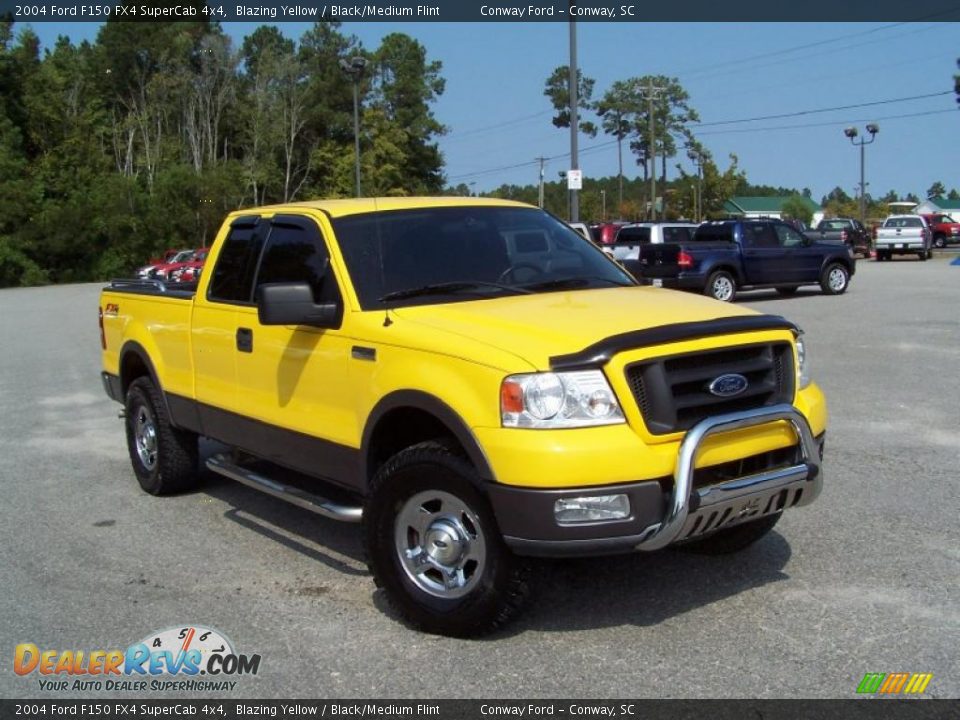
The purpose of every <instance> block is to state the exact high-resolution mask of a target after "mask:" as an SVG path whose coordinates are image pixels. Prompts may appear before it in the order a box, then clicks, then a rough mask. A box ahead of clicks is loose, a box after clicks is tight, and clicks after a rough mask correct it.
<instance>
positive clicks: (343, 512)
mask: <svg viewBox="0 0 960 720" xmlns="http://www.w3.org/2000/svg"><path fill="white" fill-rule="evenodd" d="M207 468H208V469H209V470H211V471H212V472H215V473H217V474H218V475H223V476H224V477H227V478H230V479H231V480H236V481H237V482H239V483H243V484H244V485H246V486H247V487H250V488H253V489H254V490H259V491H260V492H263V493H266V494H267V495H272V496H273V497H275V498H277V499H279V500H283V501H284V502H288V503H290V504H291V505H296V506H297V507H301V508H303V509H304V510H309V511H310V512H313V513H316V514H317V515H322V516H323V517H327V518H331V519H333V520H341V521H343V522H349V523H358V522H360V520H361V519H362V517H363V508H361V507H353V506H349V505H340V504H339V503H335V502H333V501H331V500H327V499H326V498H323V497H320V496H319V495H314V494H313V493H308V492H306V491H305V490H301V489H300V488H296V487H293V486H292V485H284V484H283V483H279V482H277V481H276V480H271V479H270V478H268V477H264V476H263V475H260V474H259V473H256V472H254V471H252V470H249V469H247V468H245V467H243V466H242V465H237V464H235V463H233V462H231V461H230V459H229V458H228V457H227V456H226V455H214V456H212V457H211V458H210V459H209V460H207Z"/></svg>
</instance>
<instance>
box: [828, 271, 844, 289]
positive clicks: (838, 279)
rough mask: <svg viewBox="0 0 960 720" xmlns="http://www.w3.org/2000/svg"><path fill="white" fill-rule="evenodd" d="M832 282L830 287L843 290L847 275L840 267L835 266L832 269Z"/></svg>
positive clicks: (829, 279) (830, 280)
mask: <svg viewBox="0 0 960 720" xmlns="http://www.w3.org/2000/svg"><path fill="white" fill-rule="evenodd" d="M828 282H829V283H830V289H831V290H834V291H840V290H843V288H844V286H846V284H847V275H846V273H845V272H844V271H843V270H841V269H840V268H834V269H833V270H831V271H830V277H829V278H828Z"/></svg>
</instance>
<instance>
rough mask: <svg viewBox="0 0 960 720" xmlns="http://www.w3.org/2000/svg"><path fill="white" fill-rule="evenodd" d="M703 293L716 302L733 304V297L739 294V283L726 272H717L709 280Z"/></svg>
mask: <svg viewBox="0 0 960 720" xmlns="http://www.w3.org/2000/svg"><path fill="white" fill-rule="evenodd" d="M703 292H704V294H705V295H709V296H710V297H712V298H713V299H714V300H720V301H722V302H732V301H733V296H734V295H736V294H737V281H736V280H734V279H733V276H732V275H731V274H730V273H728V272H727V271H726V270H717V271H716V272H714V273H711V274H710V277H709V278H707V286H706V287H705V288H704V290H703Z"/></svg>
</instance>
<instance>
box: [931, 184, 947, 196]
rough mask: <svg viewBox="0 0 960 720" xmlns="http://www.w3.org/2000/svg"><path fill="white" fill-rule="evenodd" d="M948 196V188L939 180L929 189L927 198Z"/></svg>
mask: <svg viewBox="0 0 960 720" xmlns="http://www.w3.org/2000/svg"><path fill="white" fill-rule="evenodd" d="M946 194H947V188H946V187H944V185H943V183H942V182H940V181H939V180H937V181H936V182H935V183H933V185H931V186H930V187H928V188H927V198H928V199H929V198H935V197H943V196H944V195H946Z"/></svg>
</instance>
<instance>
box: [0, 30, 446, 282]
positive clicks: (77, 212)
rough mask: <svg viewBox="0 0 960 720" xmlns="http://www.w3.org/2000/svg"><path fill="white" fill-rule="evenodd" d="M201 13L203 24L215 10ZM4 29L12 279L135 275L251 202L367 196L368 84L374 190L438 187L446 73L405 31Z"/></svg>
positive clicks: (4, 226) (4, 199) (5, 241)
mask: <svg viewBox="0 0 960 720" xmlns="http://www.w3.org/2000/svg"><path fill="white" fill-rule="evenodd" d="M200 17H202V15H201V16H200ZM17 29H18V30H19V32H18V33H15V28H14V25H13V23H12V22H9V21H2V22H0V98H2V101H3V102H2V103H0V286H11V285H33V284H42V283H47V282H75V281H84V280H93V279H102V278H107V277H110V276H115V275H126V274H129V272H130V270H131V269H132V268H133V267H135V266H137V265H138V264H142V263H143V261H145V260H146V259H147V258H148V257H151V256H154V255H156V254H158V253H159V252H161V251H163V250H165V249H167V248H182V247H202V246H205V245H207V244H209V243H210V241H211V240H212V237H213V234H214V233H215V232H216V230H217V228H218V227H219V225H220V222H221V220H222V218H223V216H224V215H225V214H226V213H227V212H229V211H232V210H234V209H236V208H238V207H244V206H251V205H259V204H264V203H273V202H286V201H296V200H303V199H309V198H315V197H325V198H330V197H349V196H352V195H353V194H354V163H355V154H354V136H353V110H354V105H353V102H354V100H353V92H354V84H353V83H354V79H353V78H351V77H350V76H348V75H347V74H345V73H344V72H343V71H342V69H341V67H340V61H341V60H342V59H352V58H356V57H360V58H363V59H364V60H365V61H366V69H365V72H364V73H363V75H362V77H360V78H359V79H358V85H357V90H358V96H359V101H360V112H361V122H360V126H361V138H360V164H361V167H362V176H363V192H364V194H365V195H370V196H372V195H394V194H397V195H403V194H437V193H439V192H441V191H442V190H443V184H444V182H443V172H442V170H443V160H442V156H441V154H440V150H439V147H438V144H437V140H438V138H439V137H440V136H441V135H442V134H443V133H444V132H445V128H444V126H443V125H442V124H441V123H440V122H439V121H438V120H437V119H436V118H435V116H434V114H433V112H432V104H433V102H434V101H435V100H436V98H437V97H438V96H440V95H441V94H442V93H443V91H444V79H443V78H442V76H441V69H442V68H441V64H440V63H439V62H437V61H431V60H430V59H429V58H428V57H427V52H426V49H425V48H424V47H423V46H422V45H420V43H419V42H417V41H416V40H415V39H413V38H411V37H409V36H407V35H405V34H402V33H392V34H389V35H387V36H385V37H384V38H383V40H382V41H381V42H380V44H379V46H378V47H376V48H364V47H363V46H362V44H361V43H360V41H359V40H358V39H357V38H356V37H354V36H350V35H346V34H344V33H343V32H341V29H340V24H339V23H337V22H320V23H316V24H315V25H313V26H312V27H311V28H310V29H309V30H308V31H306V32H305V33H304V34H303V36H302V37H300V38H299V39H298V41H297V42H296V43H295V42H294V41H292V40H290V39H288V38H286V37H284V36H283V35H282V34H281V33H280V32H279V31H278V30H277V29H276V28H274V27H268V26H262V27H259V28H258V29H256V30H255V31H254V32H253V33H251V34H250V35H248V36H246V37H245V38H244V39H243V41H242V43H239V44H238V45H235V44H234V43H233V41H232V40H231V38H230V37H229V36H228V35H227V34H226V33H225V32H224V31H223V29H222V28H221V27H220V26H219V25H218V24H217V23H215V22H204V21H197V22H184V23H132V22H131V23H122V22H113V21H108V22H106V23H105V24H104V25H103V26H102V27H101V28H100V30H99V32H98V35H97V37H96V40H95V41H94V42H92V43H91V42H82V43H79V44H74V43H72V42H71V41H70V40H69V39H68V38H66V37H60V38H59V39H58V41H57V43H56V44H55V45H54V47H52V48H48V49H47V50H46V51H44V52H43V53H41V50H40V43H39V40H38V38H37V36H36V34H34V33H33V32H32V31H31V30H30V29H29V28H28V29H19V28H17Z"/></svg>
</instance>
